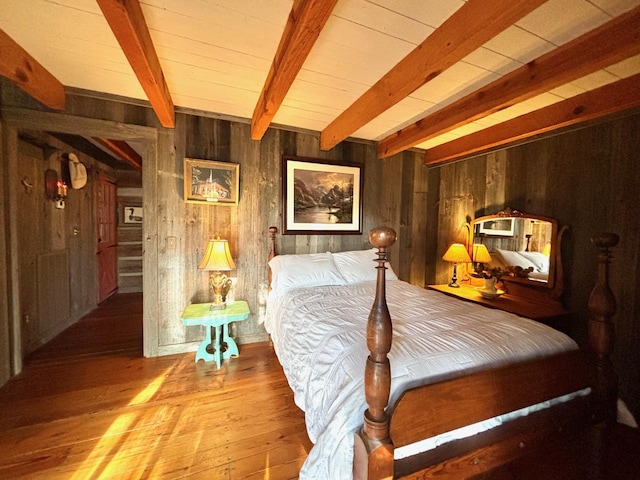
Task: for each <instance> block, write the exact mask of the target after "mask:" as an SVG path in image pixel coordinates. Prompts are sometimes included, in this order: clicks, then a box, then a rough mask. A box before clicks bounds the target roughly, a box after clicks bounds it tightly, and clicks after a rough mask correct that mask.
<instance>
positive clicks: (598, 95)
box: [424, 74, 640, 165]
mask: <svg viewBox="0 0 640 480" xmlns="http://www.w3.org/2000/svg"><path fill="white" fill-rule="evenodd" d="M637 106H640V74H638V75H634V76H632V77H629V78H626V79H624V80H619V81H617V82H614V83H611V84H609V85H605V86H604V87H600V88H597V89H595V90H591V91H589V92H585V93H583V94H581V95H577V96H575V97H572V98H569V99H567V100H563V101H562V102H558V103H554V104H553V105H549V106H548V107H545V108H541V109H540V110H536V111H534V112H531V113H527V114H525V115H522V116H520V117H517V118H514V119H513V120H508V121H506V122H503V123H501V124H499V125H494V126H492V127H488V128H485V129H483V130H480V131H478V132H474V133H472V134H470V135H465V136H464V137H461V138H458V139H456V140H452V141H450V142H447V143H443V144H442V145H438V146H436V147H433V148H430V149H428V150H427V151H426V152H425V157H424V158H425V161H424V163H425V164H426V165H437V164H440V163H443V162H447V161H450V160H455V159H458V158H462V157H468V156H470V155H472V154H478V153H479V152H484V151H487V150H489V149H495V148H497V147H500V146H502V145H506V144H508V143H512V142H516V141H518V140H523V139H526V138H530V137H533V136H536V135H539V134H542V133H546V132H549V131H552V130H556V129H558V128H562V127H568V126H571V125H574V124H577V123H582V122H586V121H589V120H594V119H597V118H600V117H604V116H607V115H611V114H614V113H617V112H619V111H622V110H627V109H630V108H633V107H637Z"/></svg>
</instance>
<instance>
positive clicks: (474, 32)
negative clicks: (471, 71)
mask: <svg viewBox="0 0 640 480" xmlns="http://www.w3.org/2000/svg"><path fill="white" fill-rule="evenodd" d="M545 1H546V0H533V1H531V0H515V1H514V0H493V1H491V2H486V1H484V0H469V1H468V2H466V3H465V4H463V5H462V7H460V8H459V9H458V10H457V11H456V12H455V13H454V14H453V15H451V17H449V18H448V19H447V20H446V21H445V22H444V23H443V24H442V25H441V26H440V27H439V28H437V29H436V30H435V31H434V32H433V33H431V35H429V36H428V37H427V38H426V39H425V40H424V41H423V42H422V43H421V44H420V45H418V46H417V47H416V48H415V49H414V50H413V51H412V52H411V53H410V54H409V55H407V56H406V57H404V58H403V59H402V60H400V62H398V64H397V65H396V66H395V67H393V68H392V69H391V70H389V72H387V73H386V74H385V75H384V76H383V77H382V78H381V79H380V80H378V81H377V82H376V83H375V85H373V86H372V87H371V88H370V89H369V90H367V91H366V92H365V93H364V94H363V95H362V96H361V97H360V98H358V99H357V100H356V101H355V102H354V103H353V104H352V105H351V106H350V107H349V108H347V109H346V110H345V111H344V112H342V113H341V114H340V115H339V116H338V117H337V118H336V119H335V120H334V121H333V122H331V123H330V124H329V125H328V126H327V127H326V128H325V129H324V130H323V131H322V133H321V135H320V148H322V149H323V150H329V149H330V148H332V147H334V146H336V145H337V144H338V143H340V142H341V141H342V140H344V139H345V138H347V137H348V136H349V135H351V134H352V133H353V132H355V131H356V130H358V128H360V127H362V126H363V125H366V124H367V123H369V122H370V121H371V120H373V119H374V118H376V117H377V116H378V115H380V114H381V113H383V112H384V111H385V110H387V109H389V108H391V107H392V106H393V105H395V104H396V103H398V102H399V101H401V100H402V99H404V98H405V97H407V96H408V95H410V94H411V93H413V92H414V91H416V90H417V89H418V88H420V87H421V86H423V85H424V84H425V83H427V82H429V81H430V80H432V79H434V78H436V77H437V76H438V75H440V74H441V73H442V72H443V71H444V70H446V69H447V68H449V67H451V66H452V65H453V64H454V63H456V62H458V61H460V60H462V59H463V58H464V57H466V56H467V55H469V54H470V53H471V52H473V51H474V50H476V49H477V48H479V47H480V46H482V45H484V44H485V43H486V42H488V41H489V40H491V38H493V37H494V36H496V35H497V34H498V33H500V32H502V31H503V30H505V29H506V28H507V27H510V26H511V25H512V24H513V23H515V22H517V21H518V20H520V19H521V18H522V17H524V16H525V15H526V14H527V13H530V12H531V11H533V10H535V9H536V8H537V7H538V6H540V5H542V4H543V3H544V2H545Z"/></svg>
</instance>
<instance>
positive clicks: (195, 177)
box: [184, 158, 240, 205]
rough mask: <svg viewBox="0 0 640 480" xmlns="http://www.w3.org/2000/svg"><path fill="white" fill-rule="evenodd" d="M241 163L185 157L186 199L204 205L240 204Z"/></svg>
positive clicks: (188, 201)
mask: <svg viewBox="0 0 640 480" xmlns="http://www.w3.org/2000/svg"><path fill="white" fill-rule="evenodd" d="M239 177H240V165H239V164H237V163H230V162H217V161H213V160H196V159H193V158H185V159H184V201H185V202H187V203H199V204H203V205H238V194H239V186H240V181H239Z"/></svg>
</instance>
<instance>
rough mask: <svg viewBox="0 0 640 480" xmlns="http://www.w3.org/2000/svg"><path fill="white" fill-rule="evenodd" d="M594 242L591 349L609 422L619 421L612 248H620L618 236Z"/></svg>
mask: <svg viewBox="0 0 640 480" xmlns="http://www.w3.org/2000/svg"><path fill="white" fill-rule="evenodd" d="M591 241H592V242H593V244H594V245H595V246H596V247H598V249H599V250H600V251H599V252H598V278H597V283H596V285H595V287H593V290H592V291H591V296H590V297H589V303H588V306H589V312H590V316H589V345H590V347H591V348H592V349H593V351H594V352H595V353H596V355H597V366H598V382H597V384H598V389H599V392H598V395H599V397H600V399H601V400H602V401H604V402H605V403H606V408H607V422H611V423H615V421H616V401H617V398H618V378H617V375H616V372H615V370H614V368H613V363H612V362H611V358H610V356H611V353H612V352H613V337H614V333H615V327H614V324H613V321H612V320H611V318H612V317H613V315H614V314H615V313H616V308H617V305H616V299H615V297H614V296H613V292H612V291H611V288H610V287H609V263H610V261H611V248H612V247H615V246H616V245H617V244H618V241H619V237H618V235H616V234H614V233H601V234H600V235H596V236H594V237H593V238H592V239H591Z"/></svg>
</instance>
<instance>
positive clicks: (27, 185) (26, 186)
mask: <svg viewBox="0 0 640 480" xmlns="http://www.w3.org/2000/svg"><path fill="white" fill-rule="evenodd" d="M22 185H24V189H25V191H26V192H27V193H31V190H33V183H31V182H29V178H28V177H23V179H22Z"/></svg>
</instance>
